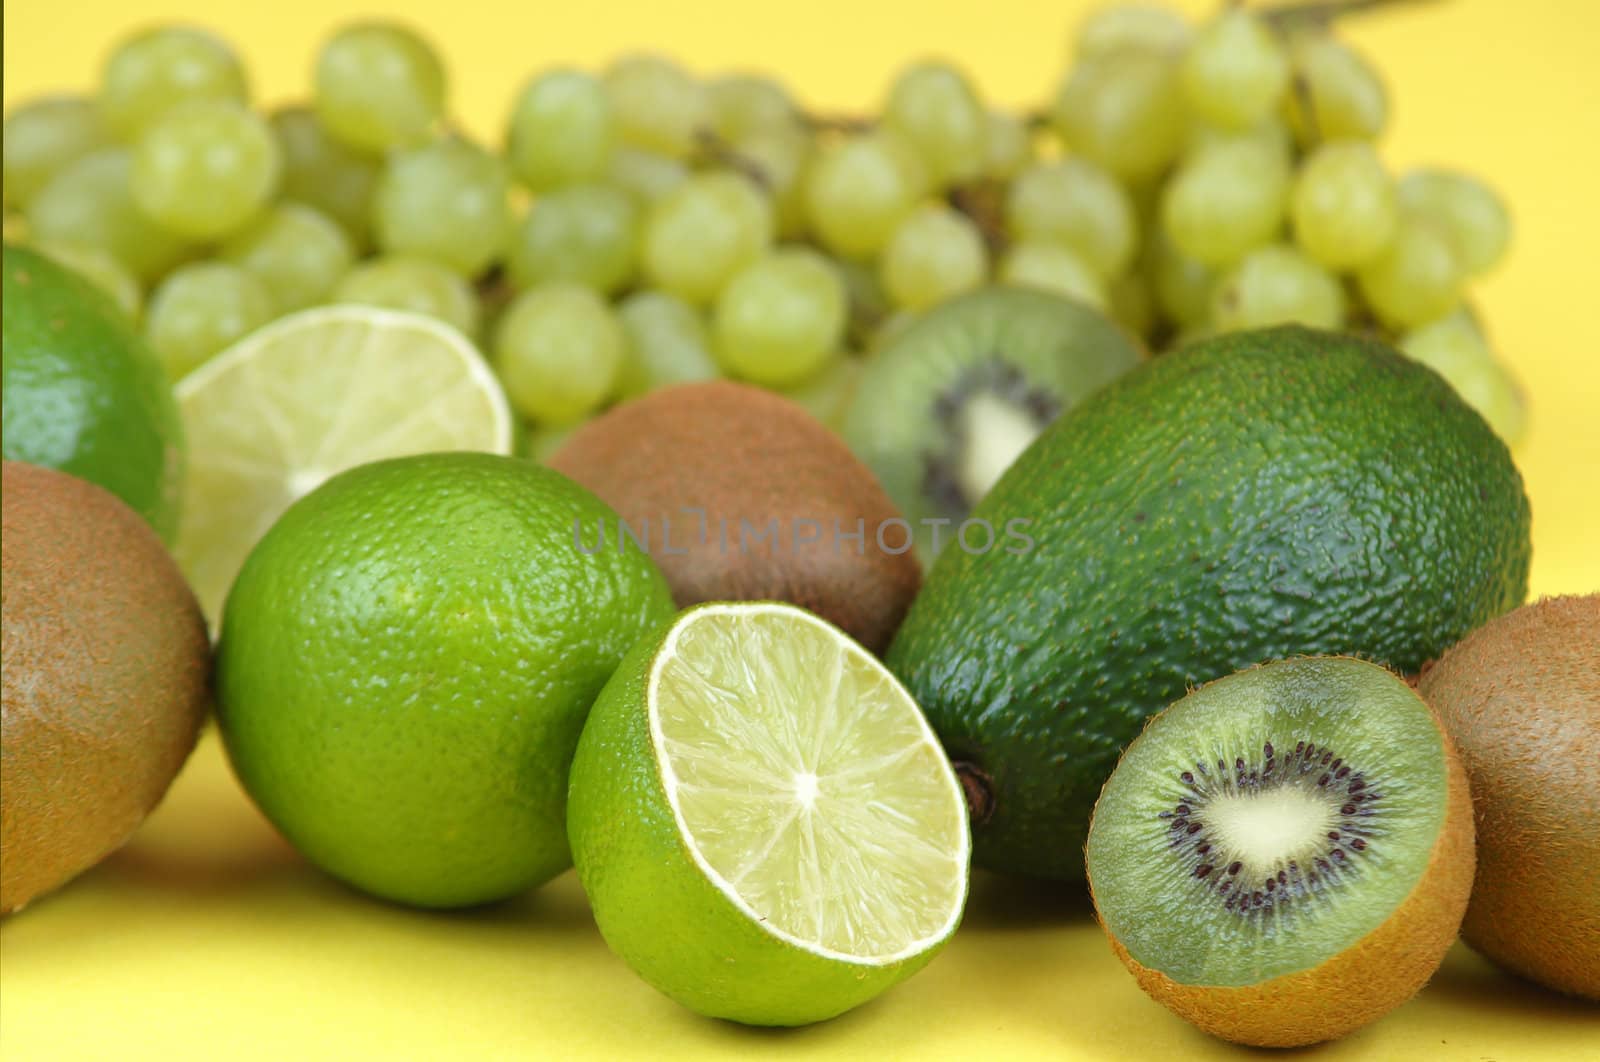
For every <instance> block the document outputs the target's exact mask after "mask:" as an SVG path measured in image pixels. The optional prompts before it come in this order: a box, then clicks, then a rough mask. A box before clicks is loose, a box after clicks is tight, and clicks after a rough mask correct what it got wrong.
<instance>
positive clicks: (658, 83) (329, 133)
mask: <svg viewBox="0 0 1600 1062" xmlns="http://www.w3.org/2000/svg"><path fill="white" fill-rule="evenodd" d="M313 70H314V76H313V81H312V85H311V87H310V95H309V99H308V100H307V101H306V102H305V103H303V104H299V105H294V106H289V107H285V108H282V109H279V110H277V111H275V112H274V113H271V114H261V113H258V112H257V111H255V110H253V109H252V108H251V106H250V92H249V85H248V81H247V79H246V76H245V73H244V68H243V65H242V63H241V62H240V61H239V58H238V56H237V54H236V53H235V52H234V51H233V50H232V49H231V48H230V47H229V46H228V45H227V44H226V43H225V42H223V41H221V40H219V39H217V38H216V37H215V36H213V35H211V34H209V33H207V32H205V31H203V30H198V29H194V28H189V27H182V26H162V27H157V28H153V29H150V30H147V31H144V32H142V33H140V34H138V35H136V36H134V37H131V38H129V39H127V40H125V41H123V42H121V43H120V44H118V45H117V46H116V47H115V48H114V49H113V51H112V52H111V54H110V56H109V58H108V60H107V62H106V64H105V67H104V70H103V74H102V78H101V82H100V85H99V87H98V89H97V91H96V92H95V94H94V95H93V96H88V97H74V96H57V97H51V98H47V99H42V100H37V101H34V102H31V103H28V104H25V105H23V106H21V107H19V108H17V109H16V110H15V111H13V112H12V113H11V114H10V115H9V116H7V118H6V121H5V134H4V143H5V159H4V163H5V165H4V184H5V209H6V212H7V233H8V238H10V236H11V234H12V233H13V231H14V230H16V229H18V228H20V229H22V230H23V231H24V233H25V238H26V239H28V240H29V241H31V242H33V243H34V244H36V245H37V246H38V247H39V248H40V249H41V250H43V251H45V252H46V253H49V254H51V255H53V256H55V257H57V258H58V259H60V260H62V261H63V262H65V263H66V264H68V265H70V266H71V267H73V268H76V269H78V270H80V271H81V272H83V273H84V274H85V275H87V276H89V277H90V278H91V279H93V280H95V281H96V282H97V283H99V284H101V285H102V286H103V287H105V288H106V289H107V290H108V291H109V292H111V293H112V295H113V296H114V297H115V298H116V299H117V300H118V302H119V303H120V304H121V305H122V306H123V307H124V308H125V309H126V310H127V311H128V312H129V313H130V314H132V315H135V316H136V317H140V318H141V319H142V321H143V327H144V328H145V330H146V332H147V334H148V335H149V337H150V339H151V341H152V343H153V344H154V346H155V347H156V349H157V350H158V351H159V352H160V353H161V355H162V356H163V358H164V359H165V362H166V364H167V367H168V369H169V372H170V373H171V374H172V375H173V376H174V377H177V376H180V375H182V374H183V373H186V372H188V371H191V370H192V369H193V368H195V367H196V366H198V365H200V364H202V363H203V362H204V361H206V360H207V359H208V358H210V357H211V356H213V355H214V354H216V353H217V352H218V351H219V350H221V349H222V348H224V347H225V346H227V345H228V344H230V343H231V342H233V341H234V340H236V339H237V338H239V337H240V336H242V335H243V334H245V333H246V332H248V331H250V330H252V329H254V328H257V327H260V326H261V325H262V324H265V323H267V322H268V321H270V320H272V319H273V318H274V317H276V316H279V315H281V314H284V313H288V312H292V311H294V310H298V309H302V308H304V307H308V306H313V305H318V304H322V303H328V302H358V303H367V304H372V305H377V306H387V307H396V308H402V309H409V310H413V311H417V312H421V313H426V314H431V315H434V316H436V317H438V318H439V319H441V320H443V321H445V322H447V323H449V324H450V325H452V326H454V327H455V328H457V329H460V330H461V331H462V332H464V333H466V334H467V335H468V336H470V337H471V338H473V339H474V340H475V341H477V342H478V343H479V344H480V345H481V346H482V347H483V348H484V350H485V352H486V354H487V355H488V357H489V359H490V361H491V363H492V364H493V365H494V366H495V368H496V370H497V371H498V372H499V374H500V376H501V379H502V381H503V382H504V384H505V387H506V391H507V394H508V396H509V397H510V399H511V402H512V404H513V406H514V407H515V408H516V409H517V411H518V412H519V414H520V415H521V416H522V417H523V418H524V419H525V421H526V422H527V425H528V428H529V451H530V452H532V453H540V452H543V451H545V450H547V449H548V448H549V447H550V446H551V445H554V444H555V442H557V441H559V439H560V438H561V437H563V436H564V435H565V434H566V433H567V432H568V431H570V430H571V428H572V427H573V426H575V425H577V424H579V423H581V422H582V421H583V420H585V419H587V418H588V417H591V416H593V415H594V414H596V413H597V412H599V411H601V410H603V409H605V408H606V407H607V406H608V405H610V404H613V403H615V402H618V401H622V400H625V399H627V398H630V397H633V396H636V395H639V394H642V393H645V392H647V391H649V390H651V389H653V388H657V387H662V386H667V385H670V384H673V383H678V382H686V381H693V380H702V379H708V378H712V377H718V376H727V377H732V378H736V379H741V380H745V381H748V382H751V383H754V384H757V385H760V386H764V387H769V388H773V389H776V390H779V391H783V392H786V393H789V394H791V395H792V396H794V397H795V398H796V399H797V400H799V401H802V402H804V403H806V404H807V405H808V406H810V407H811V408H812V409H813V410H814V411H815V412H816V413H817V414H818V415H819V416H821V417H823V418H824V419H825V420H830V421H831V420H834V419H835V418H836V417H837V416H838V415H839V414H840V412H841V411H842V409H843V408H844V406H845V405H847V404H848V402H849V399H850V390H851V385H852V382H853V380H854V379H855V375H856V369H857V367H858V365H859V360H860V359H861V358H864V357H868V356H870V352H871V351H872V350H873V349H875V348H876V347H877V346H878V345H880V344H881V343H882V342H884V341H885V339H886V338H887V337H890V336H892V335H893V334H894V333H895V332H896V331H897V330H899V329H900V328H903V327H904V325H905V324H906V322H907V321H908V320H909V319H911V318H913V317H914V316H916V315H918V314H920V313H922V312H923V311H925V310H926V309H927V308H928V307H931V306H934V305H936V304H938V303H940V302H942V301H944V300H946V299H949V298H952V297H954V296H956V295H959V294H961V293H963V292H967V291H970V290H972V289H974V288H976V287H978V286H980V285H983V284H987V283H996V282H998V283H1006V284H1013V285H1025V286H1032V287H1038V288H1043V289H1047V290H1051V291H1055V292H1058V293H1061V294H1063V295H1065V296H1067V297H1071V298H1075V299H1079V300H1082V301H1084V302H1087V303H1089V304H1091V305H1093V306H1096V307H1098V308H1100V309H1101V310H1102V311H1103V312H1105V313H1106V314H1108V315H1111V316H1113V317H1114V318H1116V319H1117V320H1118V321H1120V322H1121V323H1122V324H1123V325H1124V326H1125V327H1126V328H1128V329H1129V330H1131V331H1134V332H1136V333H1138V334H1139V336H1140V337H1141V338H1142V339H1143V341H1144V342H1145V343H1146V345H1147V346H1149V347H1150V348H1151V349H1152V350H1156V351H1160V350H1164V349H1167V348H1169V347H1171V346H1174V345H1176V344H1178V343H1180V342H1183V341H1186V340H1187V339H1189V338H1192V337H1196V336H1200V335H1203V334H1207V333H1211V332H1216V331H1222V330H1230V329H1242V328H1252V327H1260V326H1266V325H1271V324H1277V323H1283V322H1303V323H1306V324H1310V325H1316V326H1319V327H1325V328H1354V329H1370V330H1375V331H1378V332H1380V333H1382V334H1385V335H1386V336H1388V337H1390V338H1391V339H1393V340H1394V341H1395V342H1397V343H1398V344H1399V345H1400V346H1401V347H1402V348H1403V349H1405V350H1406V351H1407V352H1408V353H1410V354H1411V355H1412V356H1414V357H1417V358H1419V359H1422V360H1425V361H1427V362H1428V363H1429V364H1431V365H1433V366H1434V367H1435V368H1436V369H1438V370H1439V371H1440V372H1442V373H1444V374H1445V375H1446V376H1447V377H1448V378H1449V379H1450V380H1451V381H1452V382H1453V383H1454V384H1455V385H1456V386H1457V387H1458V389H1460V390H1461V391H1462V393H1463V394H1465V395H1467V396H1468V397H1469V399H1471V400H1472V401H1474V402H1475V403H1476V404H1477V405H1478V406H1479V407H1480V408H1481V409H1483V410H1484V411H1485V413H1486V415H1487V416H1489V417H1490V418H1491V419H1492V420H1493V421H1494V422H1495V424H1496V426H1497V427H1499V428H1500V429H1501V430H1502V432H1504V433H1505V434H1506V435H1507V436H1508V437H1515V436H1516V435H1517V434H1518V432H1519V431H1520V424H1521V416H1522V403H1521V399H1520V393H1519V392H1518V390H1517V388H1516V385H1515V383H1514V382H1513V380H1512V378H1511V377H1510V375H1509V374H1508V373H1507V372H1506V370H1505V369H1504V368H1503V367H1502V366H1501V365H1500V364H1499V363H1498V362H1497V361H1496V359H1495V358H1494V356H1493V355H1492V354H1491V353H1490V347H1489V343H1488V340H1487V338H1486V337H1485V335H1484V332H1483V330H1482V328H1481V327H1479V325H1478V323H1477V320H1476V318H1475V316H1474V315H1473V314H1472V313H1471V311H1470V308H1469V307H1468V304H1467V302H1466V298H1465V290H1466V286H1467V284H1468V282H1469V281H1470V279H1471V278H1473V277H1475V276H1477V275H1479V274H1481V273H1483V272H1485V271H1486V270H1488V269H1490V268H1491V267H1493V266H1494V265H1495V263H1496V262H1497V261H1498V260H1499V259H1500V257H1501V256H1502V254H1503V252H1504V250H1505V247H1506V244H1507V241H1508V239H1509V221H1508V218H1507V214H1506V210H1505V207H1504V205H1503V204H1502V203H1501V201H1500V200H1499V198H1498V197H1497V196H1496V195H1495V194H1494V193H1493V192H1492V191H1491V190H1489V189H1488V188H1487V187H1486V186H1485V185H1483V184H1482V183H1481V182H1479V181H1477V180H1475V179H1473V178H1471V177H1469V176H1466V175H1462V174H1457V173H1451V172H1445V171H1431V170H1430V171H1421V172H1416V173H1412V174H1408V175H1405V176H1403V177H1401V178H1399V179H1396V178H1395V177H1393V176H1392V175H1391V174H1390V173H1389V172H1388V171H1387V170H1386V169H1385V168H1384V166H1383V164H1382V162H1381V161H1380V159H1379V156H1378V154H1377V151H1376V148H1375V146H1374V144H1375V141H1376V140H1377V138H1378V137H1379V135H1380V134H1381V133H1382V131H1383V129H1384V126H1385V124H1386V121H1387V117H1388V98H1387V95H1386V92H1385V89H1384V87H1383V84H1382V81H1381V80H1380V79H1379V77H1378V76H1377V74H1376V73H1375V72H1374V70H1373V69H1372V68H1371V66H1370V65H1369V64H1368V63H1367V62H1366V61H1365V60H1364V59H1363V58H1362V57H1361V56H1360V55H1359V54H1358V53H1356V52H1355V51H1353V50H1352V49H1351V48H1349V47H1348V46H1347V45H1345V44H1344V43H1341V42H1340V41H1339V40H1337V39H1336V38H1335V37H1333V36H1332V35H1331V34H1330V33H1329V32H1328V31H1327V29H1326V27H1325V26H1322V25H1311V24H1309V23H1306V22H1305V21H1304V20H1298V21H1297V20H1296V19H1294V18H1290V17H1284V16H1283V14H1282V13H1281V12H1268V13H1265V14H1256V13H1252V11H1251V10H1250V9H1247V8H1244V7H1240V6H1229V7H1227V8H1226V9H1225V10H1224V11H1223V12H1222V13H1220V14H1219V15H1217V16H1216V17H1214V18H1212V19H1211V20H1210V21H1208V22H1205V23H1203V24H1200V25H1191V24H1190V23H1188V22H1187V21H1185V20H1184V19H1182V18H1181V17H1179V16H1177V15H1175V14H1172V13H1170V12H1167V11H1164V10H1162V9H1159V8H1153V7H1143V6H1121V7H1112V8H1108V9H1106V10H1104V11H1102V12H1100V13H1099V14H1096V15H1095V16H1093V17H1091V18H1090V19H1089V20H1088V21H1086V22H1085V23H1084V24H1083V25H1082V26H1081V27H1080V29H1079V31H1078V33H1077V36H1076V38H1075V41H1074V45H1073V48H1072V57H1071V62H1070V64H1069V69H1068V71H1067V73H1066V75H1065V77H1064V79H1063V82H1062V84H1061V88H1060V91H1059V92H1058V93H1057V95H1056V96H1055V98H1054V99H1053V100H1051V101H1049V102H1048V104H1047V105H1046V106H1044V107H1041V108H1038V109H1036V110H1033V111H1022V110H1007V109H1004V108H1000V107H997V106H995V105H993V103H991V102H989V101H986V100H984V99H983V97H982V96H981V95H980V93H979V91H978V88H977V86H976V85H975V84H974V82H973V80H972V79H971V78H970V77H969V76H968V74H967V73H966V72H965V71H963V70H962V69H961V68H960V67H959V66H958V65H957V64H955V63H951V62H943V61H922V62H918V63H915V64H912V65H909V66H906V67H904V68H903V69H901V70H899V71H898V72H897V73H895V74H894V75H893V76H892V77H890V78H889V79H888V83H887V85H886V86H885V89H884V92H883V94H882V97H881V98H880V100H878V101H877V102H878V107H877V109H876V110H875V112H874V113H873V115H872V116H871V117H869V118H857V117H850V118H840V117H837V116H819V115H817V114H815V113H811V112H809V111H808V110H807V109H806V108H804V107H802V106H801V105H800V103H799V102H798V101H797V100H796V98H795V97H794V96H793V95H792V94H791V93H790V91H789V90H788V89H787V88H786V87H785V86H784V85H782V84H781V83H779V82H778V81H777V80H774V79H772V78H769V77H764V76H757V75H749V74H735V75H728V76H720V77H714V78H709V79H707V78H701V77H697V76H695V75H694V74H692V73H691V72H689V71H688V70H686V69H685V68H684V67H682V66H681V65H679V64H677V63H675V62H673V61H671V60H670V59H667V58H665V57H662V56H658V55H630V56H624V57H622V58H620V59H618V60H616V61H615V62H613V63H612V64H611V65H610V66H608V67H606V68H605V69H603V70H600V71H595V72H591V71H584V70H577V69H569V68H557V69H551V70H545V71H541V72H536V73H535V74H534V75H533V76H532V77H531V78H529V79H528V80H527V81H526V83H525V84H524V85H523V86H522V87H521V89H520V91H519V92H518V94H517V96H516V98H515V99H514V100H513V101H512V103H511V107H510V117H509V120H508V121H507V123H506V125H505V128H504V130H503V135H502V137H501V138H500V139H499V141H498V142H496V143H492V144H484V143H476V142H474V141H473V140H472V139H471V138H469V137H467V136H465V135H464V134H463V133H461V132H460V131H459V130H458V129H457V128H455V127H453V126H452V124H451V123H450V121H449V92H448V89H449V86H448V81H447V78H446V74H445V70H444V66H443V63H442V62H441V60H440V58H439V56H438V55H437V54H436V53H435V51H434V50H433V48H432V47H431V46H430V44H429V43H428V42H427V40H426V39H425V38H424V37H423V36H422V35H420V34H419V33H418V32H416V31H415V30H413V29H411V28H408V27H405V26H401V25H397V24H394V23H390V22H382V21H373V22H363V23H358V24H354V25H350V26H346V27H343V28H341V29H339V30H338V31H336V32H335V33H334V34H333V35H332V36H331V37H330V38H329V39H328V40H327V41H326V42H325V43H324V44H323V46H322V48H321V50H320V52H319V53H318V55H317V56H316V59H315V63H314V65H313ZM17 219H20V220H17ZM14 222H15V223H14Z"/></svg>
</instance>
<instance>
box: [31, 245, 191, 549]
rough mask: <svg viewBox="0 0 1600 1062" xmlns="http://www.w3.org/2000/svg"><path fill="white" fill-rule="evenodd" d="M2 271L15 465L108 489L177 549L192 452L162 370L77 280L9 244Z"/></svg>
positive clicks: (132, 332) (105, 300) (99, 296)
mask: <svg viewBox="0 0 1600 1062" xmlns="http://www.w3.org/2000/svg"><path fill="white" fill-rule="evenodd" d="M3 269H4V273H5V281H4V292H3V296H4V302H3V304H0V316H3V317H4V326H3V331H4V370H3V372H4V380H3V382H0V390H3V391H4V405H5V409H4V419H5V443H4V453H5V457H6V459H7V460H10V461H26V462H28V463H29V464H33V465H43V466H44V467H46V468H57V469H60V470H61V471H63V472H69V473H71V474H72V475H75V476H79V477H81V478H83V479H87V480H89V481H90V482H91V483H97V484H99V485H100V486H102V487H104V488H105V489H107V490H109V491H110V492H111V493H113V494H115V495H116V496H117V497H119V498H121V499H122V500H123V501H124V502H126V503H127V504H128V506H129V507H130V508H131V509H133V510H134V511H135V512H137V513H138V514H139V515H141V516H143V517H144V518H145V519H146V520H148V521H149V522H150V524H151V525H152V526H153V527H154V528H155V529H156V531H157V532H159V533H160V534H161V537H162V538H163V539H166V540H167V541H168V542H170V541H171V540H172V537H173V535H174V533H175V532H176V530H177V523H178V494H179V490H180V486H181V484H182V482H183V453H184V448H183V430H182V427H181V425H180V424H179V421H178V410H177V406H176V405H175V404H174V402H173V398H172V390H171V388H170V387H168V385H167V378H166V375H165V374H164V373H162V371H161V363H160V362H159V361H158V360H157V359H156V356H155V354H154V353H152V352H151V350H150V349H149V347H147V346H146V345H145V342H144V340H143V339H142V338H141V337H140V336H139V333H138V331H137V330H136V329H135V328H134V327H133V325H132V324H130V323H129V321H128V320H127V318H126V317H124V316H123V314H122V312H121V311H120V310H118V309H117V307H116V305H115V304H114V303H113V302H112V300H111V298H110V296H108V295H106V294H105V293H104V292H102V291H101V290H100V289H99V288H97V287H95V286H94V285H93V284H91V283H89V282H88V281H87V280H84V279H83V278H82V277H80V276H79V275H78V274H76V273H74V272H72V271H71V270H69V269H65V268H63V267H62V266H60V265H57V264H56V263H55V262H53V261H51V260H50V259H48V258H45V257H43V256H42V255H39V254H37V253H35V252H33V251H30V250H28V249H26V248H22V247H13V246H10V245H9V244H8V245H7V246H6V247H5V250H4V262H3Z"/></svg>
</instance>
